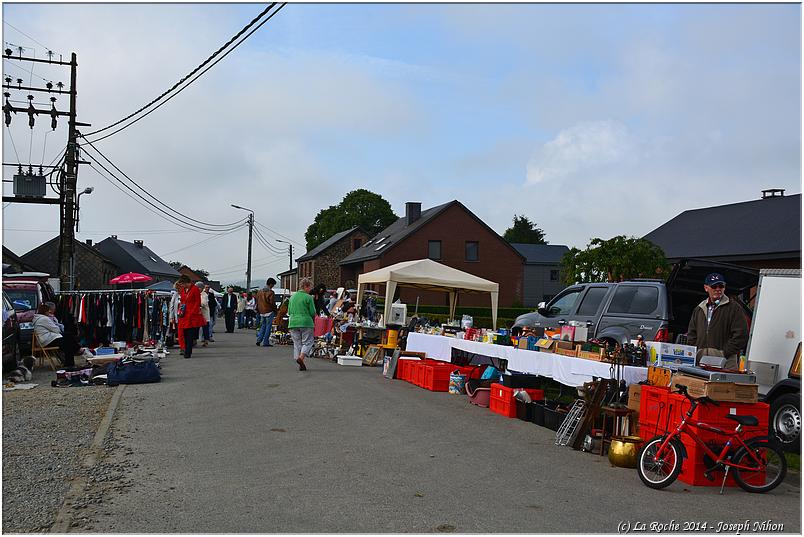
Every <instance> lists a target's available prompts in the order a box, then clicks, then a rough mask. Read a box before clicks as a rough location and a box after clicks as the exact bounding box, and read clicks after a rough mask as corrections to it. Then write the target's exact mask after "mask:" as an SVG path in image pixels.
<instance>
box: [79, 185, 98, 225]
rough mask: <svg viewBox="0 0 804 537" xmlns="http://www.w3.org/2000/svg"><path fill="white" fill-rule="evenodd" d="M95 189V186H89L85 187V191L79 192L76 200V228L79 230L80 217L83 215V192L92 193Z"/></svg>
mask: <svg viewBox="0 0 804 537" xmlns="http://www.w3.org/2000/svg"><path fill="white" fill-rule="evenodd" d="M94 190H95V187H92V186H88V187H86V188H85V189H84V191H83V192H79V193H78V198H77V199H76V201H75V230H76V231H78V219H79V218H80V216H81V196H82V195H83V194H92V192H93V191H94Z"/></svg>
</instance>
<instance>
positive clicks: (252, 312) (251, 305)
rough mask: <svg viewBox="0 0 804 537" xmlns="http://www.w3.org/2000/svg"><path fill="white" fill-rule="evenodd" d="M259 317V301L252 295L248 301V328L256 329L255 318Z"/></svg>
mask: <svg viewBox="0 0 804 537" xmlns="http://www.w3.org/2000/svg"><path fill="white" fill-rule="evenodd" d="M256 316H257V300H256V299H255V298H254V295H252V294H251V293H249V294H248V298H247V299H246V328H254V317H256Z"/></svg>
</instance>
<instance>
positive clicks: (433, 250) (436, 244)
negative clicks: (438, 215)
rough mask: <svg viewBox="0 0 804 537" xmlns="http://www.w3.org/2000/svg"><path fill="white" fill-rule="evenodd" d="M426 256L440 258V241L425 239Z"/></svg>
mask: <svg viewBox="0 0 804 537" xmlns="http://www.w3.org/2000/svg"><path fill="white" fill-rule="evenodd" d="M427 257H428V258H429V259H441V241H427Z"/></svg>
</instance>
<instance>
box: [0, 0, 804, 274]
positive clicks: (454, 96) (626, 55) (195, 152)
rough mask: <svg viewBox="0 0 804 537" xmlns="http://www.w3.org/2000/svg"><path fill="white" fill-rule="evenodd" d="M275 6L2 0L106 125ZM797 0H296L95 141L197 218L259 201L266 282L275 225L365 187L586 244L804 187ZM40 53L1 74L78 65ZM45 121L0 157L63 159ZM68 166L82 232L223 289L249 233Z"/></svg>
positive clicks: (12, 239)
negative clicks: (608, 0)
mask: <svg viewBox="0 0 804 537" xmlns="http://www.w3.org/2000/svg"><path fill="white" fill-rule="evenodd" d="M264 6H265V5H264V4H9V3H4V4H3V22H4V24H3V40H4V42H5V46H4V48H5V47H7V46H11V47H12V48H16V47H17V46H22V47H25V49H26V55H28V54H35V55H36V56H37V57H43V56H44V53H45V50H46V49H45V48H44V47H48V48H50V49H51V50H53V51H55V52H57V53H61V54H63V56H64V57H65V58H67V57H69V54H70V52H75V53H76V54H77V57H78V64H79V67H78V81H77V88H78V97H77V103H78V104H77V108H78V120H79V121H82V122H86V123H91V124H92V125H93V128H98V127H102V126H106V125H108V124H110V123H112V122H114V121H117V120H118V119H121V118H122V117H124V116H126V115H128V114H129V113H131V112H133V111H135V110H136V109H138V108H139V107H140V106H142V105H143V104H145V103H147V102H148V101H150V100H151V99H153V98H154V97H156V96H157V95H159V94H161V93H162V92H163V91H164V90H166V89H167V88H169V87H170V86H172V85H173V84H174V83H175V82H176V81H178V80H179V79H180V78H181V77H183V76H184V75H185V74H187V73H188V72H189V71H190V70H191V69H193V68H194V67H195V66H196V65H198V64H199V63H201V61H203V60H204V59H205V58H207V56H209V55H210V54H211V53H212V52H213V51H214V50H216V49H217V48H218V47H219V46H220V45H222V44H223V43H225V42H226V41H227V40H228V39H229V38H230V37H231V36H232V35H234V34H235V33H236V32H237V31H239V30H240V28H242V27H243V26H244V25H245V24H246V23H247V22H248V21H250V20H251V19H252V18H253V17H254V16H255V15H256V14H257V13H259V12H260V11H261V10H262V9H263V8H264ZM800 10H801V7H800V5H797V4H788V5H785V4H773V5H763V4H744V5H739V4H738V5H724V4H708V5H705V4H668V5H653V4H650V5H648V4H646V5H637V4H630V5H629V4H599V5H593V4H585V5H579V4H564V5H562V4H504V5H493V4H483V5H479V4H466V5H455V4H438V5H435V4H348V5H339V4H289V5H287V6H286V7H285V8H284V9H283V10H282V11H280V12H279V13H278V14H277V15H276V16H275V17H274V18H272V19H271V20H270V21H269V22H267V23H266V24H265V25H264V26H263V27H262V28H261V29H260V30H259V31H258V32H256V33H255V34H254V35H253V36H252V37H250V38H249V39H248V40H247V41H245V42H244V43H243V45H241V46H239V47H238V48H237V49H236V50H235V51H234V52H232V53H231V54H229V55H228V56H227V57H226V58H225V59H224V60H222V61H221V62H220V63H218V64H217V65H216V66H215V67H213V68H212V69H211V70H210V71H209V72H208V73H206V74H205V75H204V76H203V77H201V78H200V79H199V80H197V81H196V82H194V83H193V84H192V85H190V86H189V87H188V88H187V89H186V90H184V91H183V92H182V93H181V94H179V95H178V96H176V97H175V98H173V99H172V100H171V101H170V102H168V103H167V104H165V105H164V106H163V107H161V108H159V109H158V110H156V111H155V112H153V113H152V114H150V115H149V116H147V117H146V118H144V119H142V120H141V121H139V122H138V123H136V124H135V125H133V126H132V127H129V128H127V129H125V130H124V131H122V132H120V133H118V134H116V135H114V136H112V137H110V138H108V139H106V140H103V141H99V142H98V143H97V144H96V145H97V148H98V149H99V150H100V151H102V152H103V154H105V155H106V156H107V157H109V158H110V160H112V161H113V162H114V163H115V164H116V165H117V166H118V167H119V168H120V169H121V170H123V171H124V172H125V173H126V174H127V175H128V176H129V177H131V178H132V179H134V180H135V181H137V182H138V183H139V184H141V185H142V186H143V187H145V188H147V189H148V191H149V192H150V193H151V194H152V195H154V196H155V197H157V198H158V199H160V200H162V201H164V202H165V203H167V204H168V205H170V206H171V207H173V208H175V209H177V210H179V211H181V212H182V213H184V214H186V215H189V216H191V217H193V218H195V219H197V220H202V221H205V222H212V223H221V224H223V223H229V222H233V221H236V220H238V219H240V218H242V217H243V216H245V214H246V213H244V212H243V211H238V210H236V209H233V208H231V207H230V204H232V203H234V204H237V205H241V206H244V207H248V208H250V209H253V210H254V211H255V215H256V220H257V222H259V223H260V224H261V226H262V227H260V229H261V231H262V233H263V236H264V237H265V238H266V239H267V240H268V241H269V242H270V244H271V245H272V248H271V249H268V248H266V247H265V246H263V245H262V244H260V243H259V242H256V241H255V246H254V252H253V258H254V267H253V279H254V280H255V281H260V280H264V279H265V278H267V277H268V276H275V275H276V274H277V273H278V272H281V271H282V270H286V269H287V268H288V255H287V253H286V249H287V244H284V243H279V242H276V240H277V239H282V240H287V239H290V240H291V241H292V242H294V257H298V255H301V253H303V251H304V232H305V230H306V228H307V226H308V225H309V224H310V223H311V222H312V221H313V219H314V218H315V215H316V213H317V212H318V211H319V210H321V209H322V208H326V207H329V206H330V205H335V204H337V203H338V202H339V201H340V200H341V199H342V198H343V196H344V195H345V194H346V193H347V192H349V191H351V190H354V189H356V188H367V189H369V190H371V191H373V192H376V193H378V194H380V195H382V196H383V197H384V198H385V199H387V200H388V201H389V202H390V203H391V206H392V208H393V209H394V211H395V212H396V213H397V214H398V215H400V216H401V215H402V214H403V213H404V207H405V202H407V201H419V202H421V203H422V206H423V208H428V207H431V206H434V205H439V204H441V203H445V202H447V201H450V200H453V199H457V200H459V201H461V202H462V203H463V204H464V205H466V206H467V207H468V208H469V209H470V210H472V211H473V212H474V213H475V214H477V215H478V216H479V217H480V218H481V219H483V220H484V221H485V222H486V223H487V224H489V225H490V226H491V227H492V228H493V229H494V230H496V231H497V232H498V233H500V234H502V233H503V232H504V231H505V229H506V228H507V227H508V226H510V224H511V220H512V218H513V216H514V215H515V214H524V215H526V216H528V217H529V218H530V219H531V220H532V221H534V222H536V223H537V225H538V227H540V228H541V229H543V230H544V232H545V235H546V239H547V240H548V241H549V243H551V244H566V245H568V246H570V247H573V246H575V247H579V248H583V247H585V245H586V244H587V243H588V242H589V241H590V240H591V239H592V238H594V237H600V238H604V239H607V238H611V237H613V236H615V235H627V236H636V237H640V236H643V235H645V234H647V233H648V232H650V231H651V230H653V229H655V228H656V227H658V226H660V225H662V224H663V223H665V222H666V221H668V220H670V219H672V218H673V217H675V216H676V215H677V214H679V213H681V212H683V211H685V210H688V209H693V208H700V207H708V206H713V205H722V204H727V203H736V202H741V201H748V200H754V199H758V198H759V197H760V192H761V190H763V189H766V188H784V189H787V194H794V193H800V192H801V27H800V21H801V13H800ZM57 21H60V22H57ZM21 32H23V33H24V34H23V33H21ZM9 43H10V44H11V45H9ZM29 71H30V64H28V63H22V62H15V61H9V60H4V61H3V72H4V76H12V77H13V78H14V79H16V78H18V77H20V78H23V79H24V80H25V81H26V84H27V83H33V84H34V85H36V84H39V85H40V86H41V85H42V84H44V83H45V80H52V81H53V82H54V83H55V82H56V81H57V80H61V81H62V82H64V83H65V84H68V83H69V73H68V70H67V69H63V68H55V67H53V66H47V65H42V64H36V67H35V69H34V71H33V72H32V73H31V72H29ZM11 93H12V97H11V98H12V99H17V100H22V101H24V100H25V96H26V95H27V92H24V91H18V90H15V91H12V92H11ZM35 102H37V103H40V102H42V103H44V106H46V107H49V102H47V100H46V98H44V97H39V96H37V100H35ZM22 106H25V105H22ZM56 106H57V108H59V109H66V107H67V101H66V99H63V98H62V99H59V101H57V104H56ZM49 123H50V122H49V118H38V119H37V123H36V126H35V127H34V129H33V130H31V129H30V128H29V127H28V124H27V116H24V115H22V114H17V115H16V116H14V117H13V120H12V125H11V127H10V128H5V127H4V134H3V162H4V163H7V162H17V161H18V160H23V161H25V162H29V161H32V162H34V163H42V162H44V163H45V164H47V163H49V162H51V161H52V160H53V159H54V158H56V157H57V156H58V154H59V152H60V151H61V150H62V149H63V148H64V145H65V143H66V137H67V132H66V122H65V121H62V122H61V124H60V125H59V127H58V128H57V129H56V131H53V132H50V128H49ZM90 130H92V129H89V128H87V129H85V132H88V131H90ZM91 138H92V137H90V139H91ZM107 166H108V165H107ZM94 168H97V165H94ZM101 171H102V170H101ZM12 174H13V169H11V168H7V167H4V175H3V177H4V178H5V179H10V178H11V175H12ZM78 182H79V190H81V189H83V188H84V187H86V186H93V187H94V188H95V191H94V192H93V193H92V194H91V195H84V196H82V198H81V215H80V231H79V232H78V234H77V237H78V238H79V239H80V240H85V239H92V240H94V241H96V242H98V241H100V240H102V239H104V238H106V237H108V236H109V235H110V234H116V235H117V236H118V237H119V238H121V239H124V240H129V241H133V240H135V239H140V240H144V242H145V244H146V245H147V246H148V247H150V248H151V249H152V250H154V251H155V252H156V253H157V254H159V255H160V256H162V257H163V258H164V259H166V260H168V261H172V260H178V261H181V262H183V263H185V264H187V265H189V266H191V267H195V268H203V269H206V270H208V271H210V272H211V277H213V278H215V279H220V280H222V281H223V282H224V283H227V282H235V281H243V280H244V279H245V276H244V274H245V265H246V252H247V235H248V233H247V230H246V229H245V228H243V229H239V230H237V231H235V232H233V233H230V234H228V235H205V234H200V233H197V232H191V231H187V230H184V229H181V228H180V227H178V226H176V225H175V224H172V223H170V222H168V221H165V220H164V219H162V218H160V217H159V216H157V215H155V214H153V213H152V212H149V211H147V210H145V209H144V208H142V207H141V205H139V204H137V203H135V202H134V201H133V200H132V199H131V198H130V197H127V196H126V195H124V194H123V193H122V192H121V191H120V190H118V189H117V188H115V187H114V186H113V184H112V183H111V182H110V181H109V180H107V179H104V178H103V177H102V176H101V175H99V174H98V173H96V171H95V170H94V169H93V167H90V166H86V165H84V166H82V167H81V169H80V172H79V179H78ZM10 193H11V184H10V183H4V194H6V195H9V194H10ZM4 205H5V206H4V208H3V244H4V245H5V246H7V247H9V248H11V250H12V251H14V252H15V253H17V254H20V255H21V254H24V253H25V252H27V251H29V250H31V249H33V248H34V247H36V246H38V245H39V244H41V243H42V242H44V241H46V240H48V239H50V238H52V237H54V236H56V235H58V230H59V225H58V211H57V210H56V209H55V207H50V206H42V207H38V206H32V205H22V204H10V205H6V204H4ZM702 231H703V230H702ZM294 266H295V265H294Z"/></svg>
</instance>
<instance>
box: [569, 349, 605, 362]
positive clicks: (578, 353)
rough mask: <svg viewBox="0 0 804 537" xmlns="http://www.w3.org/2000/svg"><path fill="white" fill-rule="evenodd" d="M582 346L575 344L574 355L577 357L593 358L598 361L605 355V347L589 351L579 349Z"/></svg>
mask: <svg viewBox="0 0 804 537" xmlns="http://www.w3.org/2000/svg"><path fill="white" fill-rule="evenodd" d="M582 348H583V347H582V346H581V345H576V346H575V355H576V356H577V357H578V358H584V359H586V360H595V361H596V362H600V361H602V360H603V358H604V357H605V355H606V351H605V349H600V350H599V351H598V352H590V351H584V350H581V349H582Z"/></svg>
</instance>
